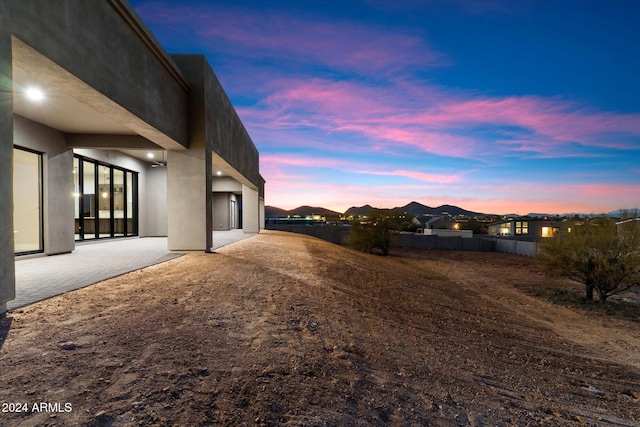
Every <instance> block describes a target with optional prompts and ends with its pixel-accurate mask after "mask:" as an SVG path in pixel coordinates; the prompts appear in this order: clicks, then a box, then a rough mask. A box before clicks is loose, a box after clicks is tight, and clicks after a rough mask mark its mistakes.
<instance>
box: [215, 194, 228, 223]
mask: <svg viewBox="0 0 640 427" xmlns="http://www.w3.org/2000/svg"><path fill="white" fill-rule="evenodd" d="M229 213H230V209H229V194H228V193H214V194H213V229H214V230H217V231H220V230H229V228H230V218H229Z"/></svg>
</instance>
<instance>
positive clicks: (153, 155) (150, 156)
mask: <svg viewBox="0 0 640 427" xmlns="http://www.w3.org/2000/svg"><path fill="white" fill-rule="evenodd" d="M147 157H148V158H150V159H153V158H154V157H155V154H153V153H147Z"/></svg>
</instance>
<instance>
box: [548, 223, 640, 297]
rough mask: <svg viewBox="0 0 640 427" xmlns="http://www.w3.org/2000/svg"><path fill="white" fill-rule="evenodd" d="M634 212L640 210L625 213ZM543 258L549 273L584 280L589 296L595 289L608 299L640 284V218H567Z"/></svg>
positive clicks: (550, 240) (600, 295)
mask: <svg viewBox="0 0 640 427" xmlns="http://www.w3.org/2000/svg"><path fill="white" fill-rule="evenodd" d="M631 215H637V212H632V213H628V212H627V213H626V214H625V216H627V217H628V216H631ZM539 258H540V259H541V261H542V262H543V264H544V265H545V267H546V269H547V273H548V274H549V275H551V276H556V277H569V278H571V279H573V280H576V281H579V282H581V283H584V285H585V293H586V298H587V300H593V293H594V291H595V292H596V293H597V294H598V297H599V298H600V301H602V302H603V303H604V302H605V301H606V300H607V298H608V297H610V296H611V295H615V294H617V293H620V292H623V291H625V290H627V289H629V288H631V287H633V286H638V285H640V221H637V220H630V221H626V222H622V223H620V224H616V223H615V222H613V221H612V220H610V219H609V218H596V219H592V220H584V221H578V220H572V221H567V222H565V224H564V226H563V229H562V230H561V232H560V234H559V235H558V236H556V237H554V238H552V239H549V240H548V241H547V242H545V243H544V244H543V245H542V248H541V254H540V256H539Z"/></svg>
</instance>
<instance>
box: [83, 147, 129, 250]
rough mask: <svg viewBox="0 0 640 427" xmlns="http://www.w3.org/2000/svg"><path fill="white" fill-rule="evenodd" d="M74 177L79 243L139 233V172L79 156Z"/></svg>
mask: <svg viewBox="0 0 640 427" xmlns="http://www.w3.org/2000/svg"><path fill="white" fill-rule="evenodd" d="M76 169H77V171H76ZM74 174H75V176H76V178H77V181H76V188H77V190H76V193H75V194H76V199H77V201H76V240H90V239H102V238H109V237H124V236H135V235H137V234H138V203H137V200H138V174H137V173H136V172H133V171H130V170H126V169H123V168H119V167H117V166H113V165H109V164H105V163H101V162H97V161H95V160H92V159H88V158H85V157H82V156H78V155H76V157H75V158H74Z"/></svg>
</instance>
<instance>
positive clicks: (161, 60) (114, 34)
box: [0, 0, 188, 146]
mask: <svg viewBox="0 0 640 427" xmlns="http://www.w3.org/2000/svg"><path fill="white" fill-rule="evenodd" d="M0 32H2V33H4V34H6V35H11V34H12V35H14V36H15V37H16V38H17V39H19V40H20V41H22V42H24V43H25V44H26V45H28V46H30V47H31V48H33V49H34V50H35V51H37V52H39V53H40V54H41V55H43V56H44V57H46V58H48V59H49V60H51V61H52V62H53V63H55V64H57V65H58V66H60V67H62V68H63V69H65V70H66V71H68V72H69V73H71V74H72V75H74V76H75V77H77V78H79V79H80V80H81V81H83V82H84V83H86V84H87V85H88V86H91V87H92V88H95V89H96V90H97V91H98V92H100V93H101V94H103V95H105V96H106V97H107V98H110V99H111V100H113V101H115V102H116V103H117V104H118V105H120V106H122V107H124V108H125V109H126V110H128V111H130V112H131V113H133V114H134V115H135V116H137V117H139V118H140V119H142V120H144V121H145V122H147V123H148V124H150V125H151V126H153V127H154V128H155V129H157V130H159V131H160V132H161V133H163V134H166V135H167V136H169V137H170V138H172V139H173V140H175V141H177V142H178V143H180V144H182V145H184V146H187V138H188V131H187V120H188V117H187V89H186V85H185V83H184V80H183V79H182V77H181V76H180V74H179V71H178V70H177V68H176V67H175V64H173V63H172V61H171V59H170V58H169V57H168V56H167V55H166V53H165V52H164V50H163V49H162V48H161V47H160V45H159V44H158V43H157V42H155V39H154V38H153V36H152V35H151V34H150V33H149V32H148V31H147V30H146V29H145V28H144V25H142V23H141V21H140V20H139V18H138V17H137V16H136V15H135V12H133V10H132V9H131V7H130V6H128V5H127V4H126V3H123V2H121V1H119V0H108V1H77V0H57V1H55V2H53V1H51V0H29V1H24V0H0ZM26 71H30V70H28V69H27V70H26Z"/></svg>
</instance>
